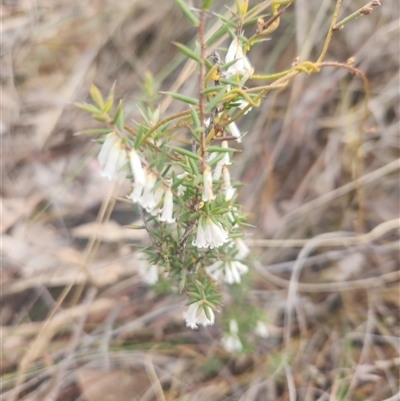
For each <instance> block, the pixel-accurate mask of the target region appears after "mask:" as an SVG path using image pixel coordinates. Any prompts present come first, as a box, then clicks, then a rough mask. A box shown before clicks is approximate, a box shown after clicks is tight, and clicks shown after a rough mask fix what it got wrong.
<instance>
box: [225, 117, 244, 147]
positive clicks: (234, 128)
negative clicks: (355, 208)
mask: <svg viewBox="0 0 400 401" xmlns="http://www.w3.org/2000/svg"><path fill="white" fill-rule="evenodd" d="M228 129H229V131H230V132H231V134H232V136H234V137H235V138H236V142H238V143H240V142H242V139H241V136H242V134H241V133H240V131H239V128H238V126H237V125H236V123H235V122H232V123H230V124H229V125H228Z"/></svg>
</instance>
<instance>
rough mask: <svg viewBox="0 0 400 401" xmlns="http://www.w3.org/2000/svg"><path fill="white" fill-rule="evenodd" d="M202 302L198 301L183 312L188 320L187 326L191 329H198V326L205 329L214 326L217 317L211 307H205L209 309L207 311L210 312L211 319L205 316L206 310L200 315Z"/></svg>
mask: <svg viewBox="0 0 400 401" xmlns="http://www.w3.org/2000/svg"><path fill="white" fill-rule="evenodd" d="M200 302H201V301H198V302H195V303H193V304H191V305H189V307H188V309H187V311H185V312H183V317H184V318H185V320H186V326H188V327H190V328H191V329H197V324H201V325H202V326H204V327H206V326H210V325H213V324H214V321H215V315H214V311H213V310H212V309H211V308H210V307H208V306H204V308H207V311H208V312H209V315H210V319H209V318H208V317H207V315H206V314H205V312H204V309H202V310H201V312H200V313H199V314H198V308H199V306H200V305H201V303H200Z"/></svg>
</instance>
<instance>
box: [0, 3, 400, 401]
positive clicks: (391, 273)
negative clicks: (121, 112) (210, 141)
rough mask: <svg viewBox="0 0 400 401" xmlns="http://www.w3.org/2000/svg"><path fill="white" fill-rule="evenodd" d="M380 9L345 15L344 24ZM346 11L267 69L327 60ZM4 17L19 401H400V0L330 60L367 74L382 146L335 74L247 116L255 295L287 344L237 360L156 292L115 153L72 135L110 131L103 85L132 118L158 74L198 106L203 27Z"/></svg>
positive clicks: (13, 365) (313, 11)
mask: <svg viewBox="0 0 400 401" xmlns="http://www.w3.org/2000/svg"><path fill="white" fill-rule="evenodd" d="M221 3H225V2H221ZM250 3H251V2H250ZM363 4H364V3H363V2H362V1H358V0H357V1H352V2H351V1H344V2H343V7H342V10H341V15H342V16H343V17H344V16H346V15H348V14H350V13H351V12H353V11H354V10H355V9H357V8H359V7H360V6H362V5H363ZM333 5H334V1H333V0H322V1H314V2H306V1H304V0H297V2H296V6H294V7H291V8H290V10H288V11H287V12H286V13H285V14H284V16H283V18H282V23H281V26H280V27H279V30H278V31H276V32H275V33H274V34H273V35H271V38H272V40H271V41H269V42H266V43H265V44H264V45H263V46H261V48H260V50H259V51H258V52H257V50H256V49H254V50H252V51H251V53H250V58H251V59H252V62H253V63H254V64H255V66H256V70H257V71H260V73H261V72H265V73H271V72H274V71H279V70H282V69H287V68H289V67H290V64H291V63H292V61H293V59H294V58H295V57H296V56H300V58H301V60H306V59H312V60H314V59H315V58H316V57H317V56H318V54H319V52H320V50H321V48H322V45H323V41H324V37H325V33H326V31H327V28H328V25H329V19H330V15H331V12H332V9H333ZM222 11H223V10H222ZM222 11H221V12H222ZM2 14H3V23H2V35H3V36H2V43H3V44H2V63H3V64H2V97H1V107H2V122H1V127H0V129H1V134H2V136H1V140H2V147H1V163H2V192H1V202H2V269H1V273H2V291H1V300H2V304H1V325H2V327H1V330H2V355H1V362H2V371H1V374H2V395H1V396H0V399H1V400H13V401H15V400H26V401H28V400H29V401H33V400H37V401H50V400H54V401H55V400H59V401H70V400H71V401H72V400H80V401H92V400H93V401H94V400H96V401H102V400H104V401H105V400H118V401H125V400H126V401H128V400H129V401H131V400H141V401H144V400H157V401H162V400H166V401H172V400H191V401H195V400H213V401H217V400H241V401H244V400H246V401H256V400H260V401H261V400H266V401H274V400H279V401H285V400H290V401H294V400H305V401H316V400H319V401H322V400H326V401H328V400H329V401H333V400H343V401H358V400H368V401H381V400H387V401H389V400H391V401H395V400H397V399H399V398H398V397H399V385H400V381H399V366H400V355H399V348H400V324H399V320H400V319H399V309H400V305H399V304H400V294H399V287H398V281H399V265H400V264H399V167H400V163H399V162H400V159H399V157H400V152H399V150H400V142H399V140H400V138H399V126H400V109H399V98H400V93H399V87H400V86H399V48H400V46H399V21H400V16H399V5H398V3H397V1H395V0H386V1H385V0H383V1H382V7H380V8H379V9H376V10H375V11H374V12H373V13H372V14H371V15H369V16H364V17H361V18H359V19H357V20H355V21H353V22H352V23H351V24H349V25H348V26H346V27H345V29H343V30H342V31H340V32H338V33H336V34H335V35H334V38H333V41H332V43H331V47H330V50H329V52H328V56H327V60H329V61H340V62H346V60H347V59H348V58H349V57H354V59H355V66H356V67H358V68H360V69H361V70H362V71H363V72H364V73H365V74H366V76H367V78H368V80H369V86H370V99H369V104H368V107H369V109H368V111H369V113H368V119H367V121H366V124H365V131H364V132H362V133H360V132H361V131H360V124H361V123H362V119H363V112H364V107H365V102H364V100H365V93H364V88H363V83H362V80H361V79H360V78H359V77H356V76H353V75H351V74H349V73H348V72H347V71H344V70H339V69H336V68H328V67H327V68H325V69H323V70H322V72H321V73H319V74H316V75H313V76H311V77H306V76H298V77H296V79H295V80H294V81H293V83H292V84H291V85H290V87H289V88H287V89H286V90H285V91H284V92H282V93H280V94H279V95H278V96H276V97H274V96H273V95H272V94H270V95H268V96H267V97H266V98H265V99H264V101H263V103H262V106H261V107H260V108H259V109H258V110H254V111H253V112H252V113H251V114H249V116H250V118H246V119H243V121H242V120H241V121H240V122H239V125H240V126H241V128H242V129H243V130H247V131H248V132H249V134H248V135H247V136H246V138H245V140H244V141H243V152H242V153H241V155H240V156H239V157H238V158H237V159H236V166H235V173H236V176H237V177H238V178H240V180H241V181H242V182H243V183H244V184H245V187H244V188H243V189H242V190H241V200H242V202H243V204H244V209H245V210H246V211H247V212H248V214H249V220H250V222H252V223H254V224H255V225H256V228H255V229H254V230H249V232H248V233H247V234H248V235H247V238H248V242H249V244H251V245H252V246H253V247H254V248H253V249H254V251H255V253H257V255H258V256H257V262H256V263H255V269H254V271H253V273H252V278H253V287H252V290H251V292H250V294H249V296H250V298H251V300H252V301H253V302H254V303H256V304H258V306H260V307H261V308H263V309H264V310H265V314H266V316H267V317H268V321H269V331H270V336H269V338H268V339H266V340H262V341H260V340H257V339H254V343H253V347H254V351H253V352H251V353H249V354H248V355H241V356H238V357H234V356H232V355H230V354H227V353H226V351H224V350H223V348H222V347H221V346H220V343H219V339H220V335H221V333H220V332H219V329H218V327H212V328H211V329H202V330H199V331H196V332H194V331H191V330H190V329H187V328H185V327H184V322H183V320H182V305H183V298H179V297H177V296H175V295H166V294H164V295H162V294H159V293H156V292H154V291H150V290H149V289H148V288H146V287H145V286H144V285H143V284H142V283H141V282H140V279H139V277H138V275H137V266H136V259H135V255H134V247H132V243H137V242H140V241H146V238H145V236H144V234H143V235H142V234H140V233H139V234H137V233H136V232H132V231H131V230H128V229H126V228H124V227H122V226H123V225H129V224H131V223H132V222H134V221H135V220H136V219H137V216H135V215H134V214H133V212H132V210H131V208H130V206H129V205H128V204H126V203H123V202H116V201H115V197H123V196H124V195H125V194H126V193H127V191H128V187H127V186H125V185H123V186H122V187H121V188H116V187H114V186H113V185H112V184H110V183H109V182H107V181H106V180H103V179H101V178H100V177H99V173H98V170H99V169H98V166H97V162H96V158H95V155H96V151H97V145H93V143H92V142H91V141H90V139H88V138H87V137H86V136H76V135H74V134H75V133H77V132H79V131H81V130H83V129H86V128H88V127H92V125H93V123H92V122H91V121H90V119H89V117H87V116H85V115H84V114H83V113H81V112H79V111H78V110H76V109H75V108H74V107H72V106H71V105H70V102H71V101H82V100H85V99H86V97H87V91H88V87H89V83H90V82H91V81H94V82H95V83H96V85H98V86H99V87H100V88H101V89H102V90H103V91H104V92H106V91H107V90H108V89H109V88H110V87H111V85H112V83H113V82H114V81H115V80H117V86H116V96H117V97H125V98H126V104H127V113H126V114H127V115H129V116H130V118H133V119H139V118H140V114H139V113H138V112H137V110H136V109H135V104H136V103H137V101H138V96H139V95H140V92H139V87H140V85H141V82H142V79H143V75H144V72H145V71H146V70H150V71H152V72H153V74H154V75H155V76H156V78H157V77H158V78H160V79H161V78H162V79H165V81H164V83H163V86H162V89H167V90H179V91H180V92H182V93H185V94H188V95H192V96H193V94H194V93H195V89H196V88H195V83H196V77H195V74H194V66H193V65H192V64H191V63H187V64H186V65H184V64H179V66H178V63H179V62H180V61H181V58H180V56H179V55H178V54H177V51H176V49H175V48H174V46H173V45H172V44H171V41H173V40H175V41H179V42H183V43H188V42H189V41H190V40H192V39H193V38H194V32H193V30H192V29H191V28H190V26H189V25H188V24H187V23H186V21H185V20H184V19H183V17H181V15H180V13H179V12H178V11H177V10H176V9H175V7H174V6H173V4H172V1H155V0H151V1H146V2H139V1H137V0H129V1H128V0H120V1H118V2H115V1H113V2H112V1H109V0H102V1H98V2H89V1H83V2H77V1H73V0H72V1H58V2H51V1H46V0H39V1H37V2H28V1H25V0H20V1H16V2H13V1H4V2H3V5H2ZM207 23H208V24H210V26H211V25H212V24H213V19H212V18H209V19H208V22H207ZM177 66H178V68H177ZM250 85H252V84H251V83H250ZM161 104H162V111H163V112H164V113H165V115H168V114H170V113H173V112H176V111H177V110H178V109H176V107H177V106H176V105H174V104H171V103H170V99H167V98H166V99H163V98H161ZM178 107H179V106H178ZM228 307H229V305H228ZM294 312H295V313H294ZM285 316H286V319H285ZM288 360H289V363H283V362H284V361H288ZM107 397H108V398H107ZM396 397H397V398H396Z"/></svg>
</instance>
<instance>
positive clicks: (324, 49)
mask: <svg viewBox="0 0 400 401" xmlns="http://www.w3.org/2000/svg"><path fill="white" fill-rule="evenodd" d="M341 4H342V0H336V6H335V11H334V13H333V17H332V22H331V25H330V27H329V31H328V34H327V35H326V39H325V43H324V47H323V48H322V51H321V54H320V56H319V57H318V60H317V63H320V62H321V61H322V60H323V59H324V57H325V55H326V52H327V51H328V47H329V43H330V42H331V39H332V35H333V32H334V29H333V27H334V26H335V24H336V21H337V19H338V16H339V10H340V6H341Z"/></svg>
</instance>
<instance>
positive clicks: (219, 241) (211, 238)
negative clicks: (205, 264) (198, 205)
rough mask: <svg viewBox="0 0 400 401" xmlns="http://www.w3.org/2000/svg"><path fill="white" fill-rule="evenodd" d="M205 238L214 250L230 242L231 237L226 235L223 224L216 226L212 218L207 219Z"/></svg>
mask: <svg viewBox="0 0 400 401" xmlns="http://www.w3.org/2000/svg"><path fill="white" fill-rule="evenodd" d="M204 236H205V239H206V242H207V244H208V246H209V247H210V248H211V249H213V248H218V247H220V246H221V245H223V244H225V242H228V241H229V237H228V235H227V234H226V232H225V230H224V228H223V227H222V224H221V223H217V224H215V223H214V222H213V221H212V220H211V218H210V217H207V220H206V227H205V230H204Z"/></svg>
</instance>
